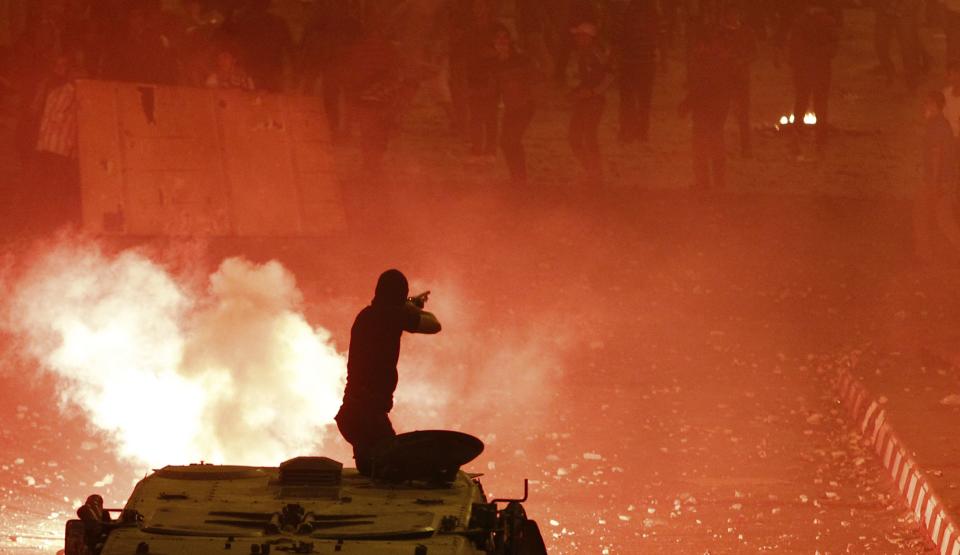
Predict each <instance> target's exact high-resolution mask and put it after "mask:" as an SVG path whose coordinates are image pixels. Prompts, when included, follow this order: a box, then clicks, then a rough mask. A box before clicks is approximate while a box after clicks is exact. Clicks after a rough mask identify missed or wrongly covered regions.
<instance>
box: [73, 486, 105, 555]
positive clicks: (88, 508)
mask: <svg viewBox="0 0 960 555" xmlns="http://www.w3.org/2000/svg"><path fill="white" fill-rule="evenodd" d="M77 518H79V519H80V521H81V522H83V543H84V545H85V546H86V548H87V551H88V552H89V553H99V550H100V548H101V547H102V543H103V538H104V535H105V534H106V532H107V531H109V529H110V528H111V524H112V523H113V519H111V518H110V513H109V512H107V511H106V510H104V508H103V497H101V496H99V495H97V494H94V495H91V496H89V497H87V500H86V501H85V502H84V503H83V505H81V506H80V508H79V509H77Z"/></svg>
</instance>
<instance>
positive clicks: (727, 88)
mask: <svg viewBox="0 0 960 555" xmlns="http://www.w3.org/2000/svg"><path fill="white" fill-rule="evenodd" d="M720 42H721V38H720V35H719V33H718V32H717V31H716V30H715V29H714V28H712V27H706V28H701V29H699V30H697V32H696V36H695V38H694V39H693V42H692V44H691V51H690V53H689V54H690V56H689V68H688V75H687V86H688V88H689V90H688V92H687V96H686V98H685V99H684V100H683V102H682V103H681V104H680V114H681V115H687V114H690V115H691V116H692V119H693V149H692V151H693V174H694V188H695V189H697V190H700V191H706V190H710V189H722V188H723V187H724V186H725V185H726V158H727V153H726V141H725V140H724V130H723V128H724V124H725V123H726V121H727V115H728V113H729V111H730V103H731V100H732V97H733V81H732V76H731V75H730V72H729V71H728V68H727V67H725V66H724V65H723V63H724V58H723V56H722V48H721V44H720Z"/></svg>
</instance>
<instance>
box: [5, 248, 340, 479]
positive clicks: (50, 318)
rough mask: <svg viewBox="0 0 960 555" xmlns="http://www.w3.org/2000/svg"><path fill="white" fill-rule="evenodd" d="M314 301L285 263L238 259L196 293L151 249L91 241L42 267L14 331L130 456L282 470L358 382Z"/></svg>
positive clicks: (12, 316) (15, 316)
mask: <svg viewBox="0 0 960 555" xmlns="http://www.w3.org/2000/svg"><path fill="white" fill-rule="evenodd" d="M301 302H302V297H301V293H300V291H299V290H298V288H297V286H296V283H295V281H294V278H293V276H292V275H291V274H290V273H289V272H288V271H287V270H286V269H285V268H283V267H282V266H281V265H280V264H279V263H276V262H270V263H267V264H262V265H257V264H253V263H251V262H248V261H245V260H242V259H228V260H226V261H224V262H223V264H221V266H220V268H219V269H218V270H217V271H216V272H215V273H214V274H213V275H211V276H210V278H209V282H208V285H207V290H206V291H203V292H200V293H197V292H193V291H191V290H190V289H189V288H187V287H186V286H184V285H183V284H181V283H179V282H178V281H177V280H176V279H175V278H174V277H173V276H172V275H171V274H170V273H168V272H167V271H166V270H165V269H164V268H162V267H161V266H160V265H158V264H156V263H154V262H153V261H151V260H150V259H148V258H147V257H145V256H144V255H142V254H139V253H136V252H131V251H126V252H123V253H121V254H119V255H117V256H108V255H106V254H104V253H103V252H102V251H101V250H100V249H98V248H97V247H96V246H93V245H89V244H86V245H81V246H62V247H59V248H56V249H54V250H53V251H51V252H49V253H48V254H46V255H45V256H43V257H41V258H40V259H39V260H38V261H36V263H35V264H33V265H32V266H31V268H30V269H29V270H28V271H27V272H26V274H25V275H24V276H23V277H22V278H21V279H20V280H19V281H18V282H17V283H16V284H14V288H13V291H12V299H11V300H10V305H9V313H8V314H5V316H6V321H5V322H3V323H4V326H5V327H6V328H8V331H10V332H12V333H14V334H16V335H17V336H19V337H20V338H21V339H22V340H23V341H22V343H23V344H24V345H25V349H26V351H27V353H28V354H29V355H31V356H32V357H33V358H35V359H36V360H37V361H38V362H39V363H40V364H41V365H42V366H43V367H44V368H46V369H47V370H49V371H52V372H55V373H56V374H57V375H59V376H60V377H61V378H63V380H62V383H63V389H62V391H61V397H62V401H63V402H65V403H66V404H68V405H75V406H79V407H80V408H82V409H83V410H84V411H85V412H86V413H87V414H88V415H89V419H90V422H91V423H92V424H93V425H95V426H96V427H99V428H101V429H103V430H104V431H106V432H108V433H109V434H111V435H112V436H113V437H114V438H115V440H116V443H117V449H118V452H119V454H120V455H122V456H124V457H127V458H129V459H131V460H134V461H138V462H141V463H145V464H148V465H151V466H152V467H158V466H162V465H164V464H182V463H189V462H198V461H200V460H205V461H209V462H230V463H233V464H276V462H277V461H281V460H283V459H284V458H287V457H289V456H293V455H297V454H303V453H308V452H312V451H313V450H315V449H314V448H315V447H316V444H317V443H318V442H321V441H322V440H323V439H324V437H325V434H326V431H327V427H328V425H330V424H331V423H332V421H333V416H334V415H335V414H336V412H337V409H338V408H339V404H340V397H341V394H342V391H343V383H344V379H345V375H346V364H345V361H344V358H343V356H342V355H340V354H339V353H338V352H337V351H336V349H335V348H334V346H333V345H332V343H331V340H330V334H329V333H328V332H327V331H326V330H324V329H322V328H314V327H312V326H311V325H310V324H309V323H308V322H307V321H306V319H305V317H304V316H303V314H302V313H301V311H300V304H301Z"/></svg>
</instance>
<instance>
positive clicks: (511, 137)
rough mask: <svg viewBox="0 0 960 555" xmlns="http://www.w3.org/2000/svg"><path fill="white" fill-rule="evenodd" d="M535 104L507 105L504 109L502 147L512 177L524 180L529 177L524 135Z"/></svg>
mask: <svg viewBox="0 0 960 555" xmlns="http://www.w3.org/2000/svg"><path fill="white" fill-rule="evenodd" d="M533 112H534V106H533V104H529V105H527V106H521V107H507V108H506V109H505V110H504V111H503V122H502V124H501V126H500V149H501V150H502V151H503V159H504V160H505V161H506V162H507V168H508V169H509V170H510V177H511V178H513V180H514V181H517V182H522V181H526V179H527V153H526V151H525V150H524V148H523V136H524V135H525V134H526V132H527V128H528V127H530V121H531V120H532V119H533Z"/></svg>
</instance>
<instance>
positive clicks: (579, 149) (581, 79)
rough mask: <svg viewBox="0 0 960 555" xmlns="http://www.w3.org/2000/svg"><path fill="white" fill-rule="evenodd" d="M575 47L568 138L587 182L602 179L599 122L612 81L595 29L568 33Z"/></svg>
mask: <svg viewBox="0 0 960 555" xmlns="http://www.w3.org/2000/svg"><path fill="white" fill-rule="evenodd" d="M570 32H571V34H573V37H574V41H575V43H576V45H577V85H576V87H574V89H573V93H572V96H573V112H572V114H571V116H570V129H569V134H568V139H569V141H570V148H571V149H572V150H573V153H574V155H576V157H577V159H579V160H580V164H581V165H582V166H583V168H584V170H585V171H586V172H587V178H588V180H591V181H594V182H599V181H601V180H602V178H603V163H602V159H601V156H600V137H599V128H600V120H601V119H602V118H603V110H604V106H605V105H606V91H607V89H608V88H609V87H610V84H611V83H612V81H613V76H612V73H611V71H610V56H609V53H608V52H607V51H606V49H604V48H602V47H601V46H599V45H598V44H597V42H596V40H597V27H596V25H594V24H592V23H582V24H580V25H578V26H576V27H574V28H573V29H571V30H570Z"/></svg>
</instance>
